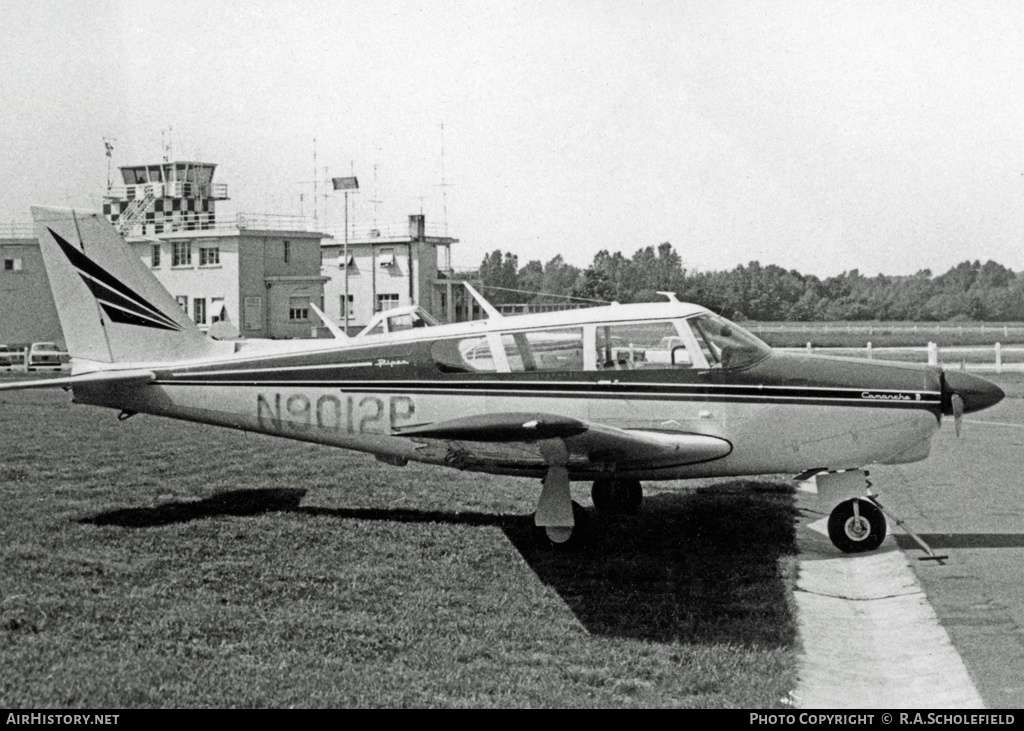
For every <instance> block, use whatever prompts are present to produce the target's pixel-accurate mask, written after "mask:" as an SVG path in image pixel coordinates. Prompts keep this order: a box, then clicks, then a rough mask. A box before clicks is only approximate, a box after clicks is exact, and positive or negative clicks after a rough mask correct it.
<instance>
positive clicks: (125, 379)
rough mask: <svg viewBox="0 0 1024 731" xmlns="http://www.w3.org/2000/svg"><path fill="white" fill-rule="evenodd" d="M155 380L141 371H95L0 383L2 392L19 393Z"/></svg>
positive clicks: (143, 382)
mask: <svg viewBox="0 0 1024 731" xmlns="http://www.w3.org/2000/svg"><path fill="white" fill-rule="evenodd" d="M155 379H156V374H155V373H154V372H153V371H147V370H141V369H140V370H130V371H93V372H91V373H79V374H78V375H75V376H63V377H59V378H37V379H34V380H31V381H15V382H14V383H0V391H19V390H23V389H29V388H74V387H75V386H88V385H101V384H114V383H117V384H138V385H143V384H146V383H149V382H151V381H153V380H155Z"/></svg>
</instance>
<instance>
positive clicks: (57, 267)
mask: <svg viewBox="0 0 1024 731" xmlns="http://www.w3.org/2000/svg"><path fill="white" fill-rule="evenodd" d="M32 218H33V219H34V221H35V224H36V236H37V237H38V238H39V247H40V249H41V250H42V254H43V263H44V264H45V266H46V274H47V277H49V280H50V288H51V289H52V290H53V299H54V303H55V304H56V306H57V315H58V317H60V325H61V328H62V329H63V331H64V339H65V341H66V342H67V346H68V351H69V352H70V353H71V356H72V357H73V358H78V359H82V360H91V361H99V362H103V363H153V362H161V361H178V360H189V359H192V358H201V357H204V356H211V355H214V354H216V353H217V352H219V350H220V346H219V345H218V343H216V342H215V341H213V340H210V339H209V338H207V337H206V336H205V335H203V333H201V332H200V331H199V330H198V329H197V328H196V326H195V324H194V323H193V322H192V320H190V319H189V317H188V315H187V314H186V313H185V312H183V311H182V309H181V307H179V306H178V303H177V302H175V301H174V298H173V297H171V295H170V294H168V292H167V290H165V289H164V288H163V286H162V285H161V284H160V282H158V281H157V279H156V277H154V276H153V274H152V272H150V271H149V269H148V268H147V267H146V266H145V264H143V263H142V261H141V260H140V259H139V257H138V256H137V255H136V254H135V252H133V251H132V249H131V247H130V246H128V244H127V243H125V241H124V239H122V238H121V237H120V236H119V235H118V233H117V231H115V230H114V227H113V226H112V225H111V224H110V222H109V221H107V219H105V218H104V217H103V216H101V215H99V214H97V213H83V212H78V211H73V210H70V209H63V208H37V207H33V208H32Z"/></svg>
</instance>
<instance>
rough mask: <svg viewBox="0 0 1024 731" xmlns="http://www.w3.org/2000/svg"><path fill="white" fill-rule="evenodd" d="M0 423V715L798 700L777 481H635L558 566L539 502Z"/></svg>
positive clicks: (293, 457)
mask: <svg viewBox="0 0 1024 731" xmlns="http://www.w3.org/2000/svg"><path fill="white" fill-rule="evenodd" d="M0 409H2V418H0V445H2V456H0V506H2V509H0V539H2V541H0V707H8V708H28V707H31V708H40V707H58V708H77V707H86V708H90V707H91V708H101V707H102V708H135V707H286V706H301V707H310V706H314V707H324V706H330V707H340V706H344V707H354V706H358V707H377V706H386V707H402V706H416V707H421V706H441V707H521V706H535V707H536V706H542V707H548V706H556V707H739V708H771V707H777V706H778V705H780V699H781V698H783V697H784V696H785V695H786V694H787V692H788V691H789V690H790V689H791V688H792V687H793V685H794V663H795V657H796V652H797V648H796V637H795V622H794V617H793V614H792V601H791V590H792V582H793V578H794V573H795V566H796V556H795V551H796V548H795V539H794V525H793V519H794V503H793V498H792V495H791V493H790V492H789V489H788V487H786V486H784V485H779V484H773V483H771V482H720V483H717V484H715V485H714V486H711V485H709V484H706V483H696V484H694V483H675V484H674V485H673V486H674V487H682V486H684V485H688V486H689V487H688V488H687V489H681V490H669V489H665V488H663V487H661V488H659V486H657V485H649V486H648V487H649V489H648V499H647V502H646V503H645V507H644V509H643V510H642V511H641V513H640V514H639V515H637V516H632V517H628V518H619V519H609V518H603V517H600V516H596V515H594V516H593V520H592V527H593V528H594V533H595V537H594V539H593V540H592V541H591V543H590V545H589V546H587V547H585V548H584V549H582V550H581V551H579V552H578V553H572V554H566V553H559V552H551V551H548V550H541V549H539V548H538V547H537V546H536V545H535V544H534V543H533V541H532V537H531V536H532V534H531V517H530V512H531V511H532V510H533V507H534V504H535V502H536V498H537V495H538V493H539V485H538V484H537V483H536V482H535V481H531V480H523V479H513V478H501V477H491V476H486V475H477V474H471V473H462V472H457V471H452V470H448V471H445V470H442V469H440V468H429V467H421V466H416V465H410V466H409V467H406V468H394V467H387V466H384V465H382V464H380V463H378V462H376V461H374V460H373V459H372V458H370V457H367V456H364V455H359V454H354V453H351V452H344V451H340V450H330V449H327V448H319V447H314V446H310V445H304V444H300V443H295V442H288V441H284V440H274V439H269V438H264V437H259V436H254V435H247V434H243V433H238V432H231V431H227V430H221V429H216V428H213V427H204V426H200V425H192V424H187V423H181V422H172V421H167V420H161V419H158V418H154V417H146V416H136V417H134V418H132V419H130V420H128V421H125V422H118V421H117V419H116V414H115V413H114V412H112V411H105V410H99V409H95V408H92V407H85V406H72V405H71V404H70V397H69V396H68V395H67V394H65V393H63V392H60V391H57V392H50V391H37V392H13V393H5V394H3V395H2V396H0ZM573 489H574V492H578V494H577V495H576V497H577V499H579V500H580V501H581V502H583V503H585V504H587V505H589V497H588V495H587V491H586V488H585V487H583V486H580V487H575V486H574V488H573Z"/></svg>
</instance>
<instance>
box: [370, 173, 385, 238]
mask: <svg viewBox="0 0 1024 731" xmlns="http://www.w3.org/2000/svg"><path fill="white" fill-rule="evenodd" d="M383 202H384V201H382V200H380V198H379V197H378V194H377V163H374V164H373V198H371V199H370V203H372V204H373V227H374V229H376V228H377V205H378V204H380V203H383Z"/></svg>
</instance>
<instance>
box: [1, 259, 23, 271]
mask: <svg viewBox="0 0 1024 731" xmlns="http://www.w3.org/2000/svg"><path fill="white" fill-rule="evenodd" d="M4 271H5V272H20V271H21V259H4Z"/></svg>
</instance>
